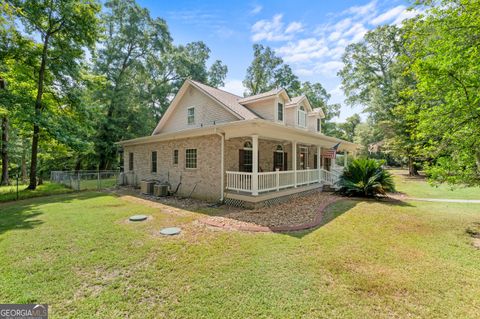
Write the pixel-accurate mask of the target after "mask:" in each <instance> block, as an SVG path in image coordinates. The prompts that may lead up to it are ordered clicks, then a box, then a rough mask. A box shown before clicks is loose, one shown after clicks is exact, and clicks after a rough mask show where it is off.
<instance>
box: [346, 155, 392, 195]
mask: <svg viewBox="0 0 480 319" xmlns="http://www.w3.org/2000/svg"><path fill="white" fill-rule="evenodd" d="M382 164H383V162H380V161H376V160H373V159H366V158H360V159H356V160H354V161H352V162H351V163H350V164H349V165H348V167H346V168H345V170H344V172H343V174H342V175H341V176H340V179H339V181H338V185H339V186H340V190H339V193H340V194H343V195H347V196H363V197H376V196H378V195H386V193H387V192H393V191H395V185H394V182H393V178H392V176H391V174H390V173H389V172H388V171H387V170H385V169H383V168H382Z"/></svg>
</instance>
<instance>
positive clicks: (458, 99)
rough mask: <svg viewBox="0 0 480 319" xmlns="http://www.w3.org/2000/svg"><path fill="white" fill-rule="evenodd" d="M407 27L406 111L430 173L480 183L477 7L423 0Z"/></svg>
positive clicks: (454, 181)
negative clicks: (422, 10) (409, 83)
mask: <svg viewBox="0 0 480 319" xmlns="http://www.w3.org/2000/svg"><path fill="white" fill-rule="evenodd" d="M427 4H428V6H427V7H426V10H427V13H426V14H425V15H424V16H422V17H418V18H416V19H413V20H411V21H409V23H408V24H406V26H405V30H406V39H407V41H406V46H407V49H408V52H409V53H408V55H407V56H405V60H408V61H409V63H410V69H409V71H410V72H411V73H412V74H413V75H414V76H415V80H416V82H417V85H416V87H415V89H414V90H409V91H408V92H407V93H408V94H409V96H411V97H413V98H414V101H415V104H413V105H411V106H410V108H411V109H410V110H407V112H408V113H409V114H412V113H414V114H415V116H416V118H417V119H418V125H417V126H416V132H415V139H416V140H418V141H421V142H422V148H421V149H420V150H419V151H420V152H422V153H423V155H424V156H425V157H427V158H429V159H430V160H429V163H428V164H429V165H428V166H427V167H426V170H427V173H428V174H429V175H430V178H431V179H433V180H435V181H437V182H446V183H449V184H466V185H480V130H479V127H480V107H479V104H480V63H479V61H480V60H479V52H478V48H479V45H480V6H479V5H478V1H467V0H452V1H440V2H439V3H438V4H437V5H436V3H427Z"/></svg>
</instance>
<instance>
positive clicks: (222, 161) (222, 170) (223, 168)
mask: <svg viewBox="0 0 480 319" xmlns="http://www.w3.org/2000/svg"><path fill="white" fill-rule="evenodd" d="M215 134H217V135H218V136H220V138H221V144H220V149H221V157H220V171H221V174H220V202H222V203H223V200H224V191H225V188H224V183H225V182H224V178H225V167H224V166H225V165H224V161H225V160H224V157H225V156H224V151H225V135H224V134H223V133H218V132H217V129H215Z"/></svg>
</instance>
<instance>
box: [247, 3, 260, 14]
mask: <svg viewBox="0 0 480 319" xmlns="http://www.w3.org/2000/svg"><path fill="white" fill-rule="evenodd" d="M262 9H263V7H262V6H261V5H259V4H257V5H255V6H254V7H253V9H252V10H250V14H251V15H256V14H259V13H260V11H262Z"/></svg>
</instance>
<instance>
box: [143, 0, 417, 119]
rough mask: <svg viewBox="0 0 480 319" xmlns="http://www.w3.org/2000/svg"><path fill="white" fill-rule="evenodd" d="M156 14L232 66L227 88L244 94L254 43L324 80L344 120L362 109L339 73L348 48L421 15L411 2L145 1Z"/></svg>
mask: <svg viewBox="0 0 480 319" xmlns="http://www.w3.org/2000/svg"><path fill="white" fill-rule="evenodd" d="M139 3H140V4H141V5H142V6H144V7H147V8H149V9H150V11H151V14H152V16H154V17H157V16H160V17H162V18H164V19H165V20H166V21H167V23H168V26H169V28H170V32H171V34H172V37H173V39H174V41H175V43H176V44H184V43H187V42H191V41H198V40H202V41H204V42H205V43H206V44H207V45H208V47H209V48H210V49H211V50H212V52H211V61H214V60H216V59H220V60H222V61H223V62H224V63H225V64H226V65H227V66H228V75H227V80H226V85H225V89H226V90H227V91H230V92H233V93H236V94H239V95H242V93H243V91H244V88H243V86H242V80H243V79H244V77H245V71H246V69H247V67H248V65H249V64H250V62H251V60H252V58H253V53H252V45H253V44H254V43H262V44H264V45H268V46H270V47H271V48H273V49H274V50H275V51H276V53H277V55H279V56H281V57H282V58H283V59H284V61H285V62H286V63H287V64H289V65H290V66H291V67H292V68H293V70H294V72H295V73H296V74H297V75H298V76H299V78H300V79H301V80H302V81H307V80H308V81H315V82H320V83H322V85H323V86H324V87H325V88H326V89H327V91H328V92H329V93H330V94H331V95H332V98H331V101H330V102H332V103H342V109H341V114H340V118H338V119H336V120H337V121H343V120H344V119H345V118H346V117H348V116H350V115H352V114H353V113H355V112H360V111H361V107H355V108H351V107H350V106H346V105H345V104H344V103H343V100H344V95H343V92H342V90H341V89H340V79H339V78H338V77H337V75H336V74H337V71H338V70H339V69H340V68H341V67H342V62H341V56H342V53H343V51H344V48H345V47H346V46H347V45H348V44H349V43H352V42H356V41H359V40H361V38H362V36H363V35H364V34H365V33H366V32H367V31H368V30H370V29H372V28H375V27H376V26H378V25H381V24H399V23H401V21H402V20H403V19H405V18H408V17H411V16H413V15H415V13H416V12H415V11H408V10H407V7H408V6H409V2H407V1H405V0H392V1H383V2H382V1H375V0H373V1H359V0H357V1H350V0H349V1H305V0H295V1H228V0H223V1H222V0H212V1H206V0H205V1H186V0H185V1H183V0H176V1H172V0H169V1H155V0H139Z"/></svg>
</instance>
